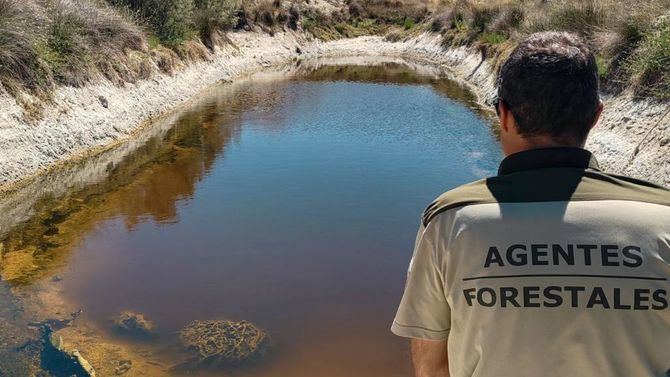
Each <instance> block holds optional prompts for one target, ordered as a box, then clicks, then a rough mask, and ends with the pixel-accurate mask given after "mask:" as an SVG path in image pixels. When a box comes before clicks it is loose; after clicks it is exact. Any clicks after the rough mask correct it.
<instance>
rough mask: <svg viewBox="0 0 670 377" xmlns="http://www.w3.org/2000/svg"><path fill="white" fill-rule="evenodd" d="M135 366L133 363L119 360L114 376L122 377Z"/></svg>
mask: <svg viewBox="0 0 670 377" xmlns="http://www.w3.org/2000/svg"><path fill="white" fill-rule="evenodd" d="M132 366H133V362H132V361H130V360H119V364H118V365H117V366H116V368H115V369H114V374H115V375H117V376H120V375H122V374H124V373H126V372H128V371H129V370H130V368H131V367H132Z"/></svg>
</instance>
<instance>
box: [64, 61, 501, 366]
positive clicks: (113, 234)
mask: <svg viewBox="0 0 670 377" xmlns="http://www.w3.org/2000/svg"><path fill="white" fill-rule="evenodd" d="M473 100H474V99H473V98H472V96H470V95H469V94H468V93H467V92H466V91H465V90H463V89H462V88H460V87H459V86H458V85H456V84H455V83H453V82H449V81H446V80H444V79H437V78H434V77H426V76H421V75H418V74H415V73H412V72H411V71H409V70H408V69H406V68H403V67H401V66H397V65H382V66H378V67H325V68H321V69H319V70H317V71H315V72H311V73H307V74H304V75H301V76H299V77H293V78H280V79H272V80H267V79H260V78H257V79H254V78H252V79H249V80H245V81H244V82H241V83H237V84H234V85H230V84H228V85H223V86H222V87H221V88H219V89H217V90H214V91H213V92H212V93H209V94H208V95H207V96H206V97H204V98H203V99H202V100H200V101H198V102H196V103H194V104H193V105H191V106H190V108H189V109H187V110H186V111H185V112H184V113H183V114H182V115H181V116H180V117H179V118H178V119H177V120H176V121H175V123H174V126H173V128H172V129H171V130H170V131H169V132H168V133H167V134H165V135H164V136H162V137H161V138H160V139H152V140H150V142H149V143H147V145H146V146H145V147H144V149H143V151H142V152H141V153H142V157H141V158H140V157H133V156H130V157H128V158H126V160H124V161H123V162H122V163H120V164H119V165H118V166H115V167H114V171H113V172H112V173H111V177H112V178H110V180H109V181H110V182H114V184H113V185H111V186H112V187H113V188H110V189H105V190H103V191H102V192H97V191H96V193H95V195H92V194H91V192H87V191H86V190H83V191H82V192H81V193H78V194H73V195H75V196H79V197H80V198H81V200H82V201H83V202H84V203H86V204H87V205H86V206H85V208H83V209H80V210H79V212H80V213H79V215H77V214H76V213H75V214H74V215H73V216H80V217H81V220H77V221H79V222H80V223H84V222H85V223H86V225H83V226H81V229H82V230H81V233H82V234H81V235H80V236H79V238H78V239H77V240H76V242H72V247H71V250H70V251H69V253H70V254H69V258H68V259H67V262H66V263H65V266H66V267H65V269H64V270H62V271H61V272H60V278H62V284H63V287H64V292H65V293H64V294H65V296H66V297H67V299H68V300H69V301H70V302H74V303H76V305H77V306H79V307H81V308H82V309H83V310H84V317H83V320H86V321H91V322H92V323H95V324H96V326H97V327H99V328H100V329H103V331H105V329H107V330H109V326H110V323H109V318H111V317H113V316H114V315H115V314H116V313H118V312H119V311H121V310H132V311H135V312H140V313H143V314H145V315H146V316H147V317H148V318H150V319H152V320H153V321H155V323H156V326H157V330H158V332H159V333H160V334H161V335H162V336H163V337H165V338H169V337H170V336H171V334H174V333H175V332H177V331H178V330H179V329H180V328H182V327H183V326H184V325H186V324H187V323H189V322H191V321H193V320H196V319H214V318H229V319H233V320H242V319H245V320H249V321H251V322H254V323H255V324H257V325H258V326H259V327H261V328H263V329H265V330H267V331H268V332H269V334H270V335H271V336H272V338H273V341H274V343H275V351H274V353H273V355H272V357H271V358H270V359H269V360H268V361H267V362H266V363H264V364H262V365H260V366H256V367H254V368H251V369H244V370H238V371H235V372H234V375H236V376H261V377H264V376H292V377H300V376H310V377H313V376H320V377H330V376H333V377H334V376H341V377H350V376H387V377H392V376H409V375H410V366H409V363H408V359H407V355H406V344H405V342H404V341H403V340H401V339H397V338H396V337H394V336H393V335H391V334H390V333H389V326H390V323H391V320H392V318H393V315H394V313H395V308H396V305H397V303H398V301H399V298H400V295H401V293H402V289H403V285H404V279H405V273H406V268H407V264H408V262H409V258H410V256H411V250H412V244H413V241H414V236H415V233H416V229H417V226H418V223H419V217H420V215H421V212H422V210H423V208H425V206H426V205H427V204H428V203H429V202H430V201H431V200H432V199H433V198H434V197H436V196H437V195H439V194H440V193H442V192H443V191H446V190H448V189H450V188H452V187H454V186H457V185H459V184H462V183H466V182H468V181H471V180H474V179H477V178H480V177H483V176H486V175H489V174H492V173H494V171H495V169H496V167H497V163H498V161H499V159H500V157H501V152H500V150H499V146H498V143H497V141H496V137H495V134H494V132H493V129H492V125H491V121H490V118H489V117H488V115H487V114H486V113H484V112H482V111H480V110H479V109H477V107H476V106H475V105H474V101H473ZM147 156H148V157H147ZM140 160H141V161H140ZM138 161H140V162H138ZM128 166H131V167H132V169H131V168H128ZM115 177H116V178H115ZM98 186H100V185H98ZM102 186H104V184H103V185H102ZM96 190H98V191H99V190H100V189H99V188H98V189H96ZM81 212H86V214H85V215H82V214H81ZM108 335H109V336H113V335H112V334H111V331H110V332H109V334H108Z"/></svg>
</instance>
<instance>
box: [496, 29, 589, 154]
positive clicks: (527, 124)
mask: <svg viewBox="0 0 670 377" xmlns="http://www.w3.org/2000/svg"><path fill="white" fill-rule="evenodd" d="M498 100H499V101H502V102H504V103H505V105H506V106H507V107H508V108H509V110H510V111H511V113H512V115H513V116H514V119H515V120H516V123H517V126H518V131H519V133H520V134H521V135H523V136H528V137H530V136H537V135H549V136H551V137H553V138H555V139H557V140H560V141H564V142H583V141H584V140H585V139H586V136H587V135H588V132H589V130H590V127H591V125H592V124H593V121H594V119H595V116H596V112H597V111H598V105H599V104H600V97H599V94H598V68H597V66H596V59H595V56H594V55H593V52H592V51H591V49H590V48H589V46H588V45H587V44H586V43H585V42H584V41H583V40H582V39H581V38H580V37H578V36H577V35H575V34H571V33H564V32H561V33H559V32H543V33H535V34H533V35H531V36H529V37H528V38H526V39H525V40H523V41H522V42H521V43H520V44H519V46H517V47H516V48H515V49H514V51H513V52H512V54H511V55H510V57H509V58H508V59H507V61H506V62H505V64H503V66H502V68H501V71H500V76H499V79H498Z"/></svg>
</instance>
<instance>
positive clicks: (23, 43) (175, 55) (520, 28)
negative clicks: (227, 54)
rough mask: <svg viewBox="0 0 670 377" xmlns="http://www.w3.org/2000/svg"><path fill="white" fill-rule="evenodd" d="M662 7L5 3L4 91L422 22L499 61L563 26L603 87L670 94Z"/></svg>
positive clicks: (293, 1) (558, 1)
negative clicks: (270, 39) (269, 43)
mask: <svg viewBox="0 0 670 377" xmlns="http://www.w3.org/2000/svg"><path fill="white" fill-rule="evenodd" d="M669 9H670V0H640V1H637V2H636V3H635V6H631V5H630V3H629V2H626V1H623V0H552V1H550V0H492V1H478V0H442V2H435V1H428V0H344V1H339V0H25V1H19V0H0V84H1V86H2V88H0V90H2V89H4V90H5V91H7V92H8V93H10V94H11V95H13V96H14V97H15V98H16V99H17V100H18V102H19V103H20V104H21V105H22V106H23V107H24V108H25V109H26V112H25V113H26V116H27V118H28V119H31V118H37V117H39V114H40V111H39V110H40V107H41V105H42V103H44V102H48V101H49V100H50V98H51V95H52V93H53V89H54V88H55V87H57V86H59V85H67V86H81V85H84V84H86V83H87V82H90V81H92V80H94V79H96V78H98V77H104V78H106V79H108V80H110V81H112V82H114V83H116V84H119V85H123V84H124V83H126V82H134V81H136V80H140V79H146V78H148V77H150V76H151V75H152V74H153V72H154V71H156V70H159V71H162V72H165V73H172V72H173V71H174V70H175V69H178V68H179V67H180V66H182V65H184V64H187V63H188V62H190V61H195V60H203V59H208V58H209V57H210V56H211V55H210V52H211V51H212V50H214V49H215V48H216V47H217V46H220V45H223V44H225V43H227V38H226V37H225V32H227V31H230V30H237V29H239V30H256V31H264V32H267V33H270V34H273V33H274V32H276V31H278V30H289V29H292V30H299V29H302V30H304V31H306V32H307V33H310V34H312V35H314V36H315V37H316V38H320V39H323V40H331V39H337V38H344V37H355V36H360V35H369V34H378V35H379V34H381V35H386V38H387V39H388V40H391V41H397V40H401V39H404V38H407V37H409V36H413V35H416V34H418V33H421V32H426V31H428V32H433V33H440V34H441V35H442V36H443V40H444V44H445V47H449V46H460V45H467V46H472V47H476V48H479V49H480V50H481V51H482V53H483V55H484V56H486V57H488V58H490V59H493V61H494V62H496V64H499V62H500V61H502V59H503V58H504V57H505V56H506V54H507V53H509V52H510V51H511V50H512V48H513V47H514V46H515V43H516V42H517V41H519V40H520V39H522V38H523V37H524V36H526V35H528V34H530V33H532V32H535V31H542V30H568V31H574V32H577V33H580V34H581V35H583V36H584V37H586V38H587V40H588V41H589V42H590V43H591V44H592V45H593V46H594V47H595V48H596V51H597V58H598V66H599V71H600V75H601V77H602V81H603V88H604V89H605V90H607V91H610V92H618V91H621V90H623V89H624V88H629V87H630V88H633V90H634V91H635V93H636V94H637V95H639V96H641V97H655V98H657V99H661V100H670V73H669V72H670V70H669V69H668V67H670V11H669ZM27 94H29V95H27Z"/></svg>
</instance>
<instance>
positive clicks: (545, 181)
mask: <svg viewBox="0 0 670 377" xmlns="http://www.w3.org/2000/svg"><path fill="white" fill-rule="evenodd" d="M594 200H625V201H635V202H644V203H653V204H658V205H663V206H668V207H670V190H668V189H667V188H665V187H663V186H660V185H657V184H654V183H650V182H647V181H644V180H640V179H636V178H631V177H627V176H623V175H616V174H610V173H605V172H602V171H600V170H595V169H586V170H584V169H537V170H529V171H523V172H519V173H513V174H506V175H498V176H493V177H489V178H485V179H480V180H478V181H474V182H471V183H468V184H465V185H462V186H459V187H456V188H454V189H452V190H449V191H447V192H445V193H444V194H442V195H440V196H439V197H437V199H435V200H434V201H433V202H432V203H431V204H430V205H429V206H428V207H427V208H426V210H425V211H424V213H423V225H424V226H428V224H429V223H430V222H431V220H433V219H434V218H435V217H436V216H438V215H439V214H441V213H444V212H447V211H450V210H455V209H459V208H462V207H465V206H470V205H475V204H486V203H532V202H557V201H564V202H568V201H594Z"/></svg>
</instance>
